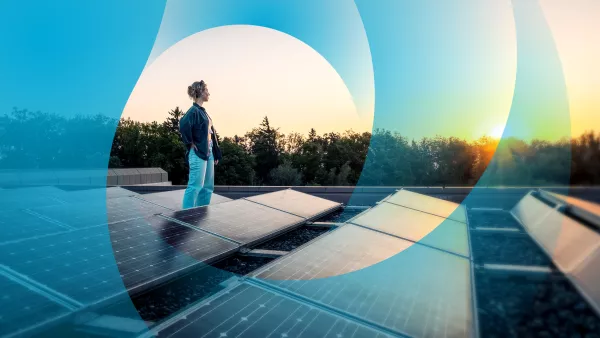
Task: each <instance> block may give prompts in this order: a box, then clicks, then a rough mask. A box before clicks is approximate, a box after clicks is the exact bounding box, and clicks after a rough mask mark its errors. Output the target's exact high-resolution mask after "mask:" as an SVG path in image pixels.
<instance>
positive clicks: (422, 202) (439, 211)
mask: <svg viewBox="0 0 600 338" xmlns="http://www.w3.org/2000/svg"><path fill="white" fill-rule="evenodd" d="M385 202H387V203H393V204H396V205H400V206H403V207H407V208H411V209H415V210H419V211H423V212H427V213H430V214H433V215H437V216H441V217H444V218H450V219H452V220H455V221H458V222H462V223H466V222H467V215H466V211H465V208H464V206H463V205H461V204H457V203H454V202H450V201H446V200H443V199H439V198H435V197H431V196H427V195H423V194H418V193H415V192H412V191H408V190H400V191H398V192H397V193H395V194H393V195H392V196H390V197H389V198H387V199H386V200H385Z"/></svg>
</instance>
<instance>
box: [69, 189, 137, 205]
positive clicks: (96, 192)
mask: <svg viewBox="0 0 600 338" xmlns="http://www.w3.org/2000/svg"><path fill="white" fill-rule="evenodd" d="M136 195H138V194H137V193H135V192H133V191H130V190H127V189H123V188H121V187H107V188H93V189H81V190H74V191H68V192H66V193H65V194H63V195H61V196H60V198H59V199H60V200H62V201H64V202H65V203H81V202H84V201H98V200H105V199H110V198H119V197H131V196H136Z"/></svg>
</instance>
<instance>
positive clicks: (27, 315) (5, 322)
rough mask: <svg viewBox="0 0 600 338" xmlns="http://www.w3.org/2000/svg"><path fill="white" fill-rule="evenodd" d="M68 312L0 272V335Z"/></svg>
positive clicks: (9, 333) (17, 332) (50, 319)
mask: <svg viewBox="0 0 600 338" xmlns="http://www.w3.org/2000/svg"><path fill="white" fill-rule="evenodd" d="M69 312H70V311H69V310H68V309H67V308H65V307H63V306H61V305H59V304H57V303H54V302H53V301H51V300H50V299H48V298H46V297H44V296H42V295H40V294H38V293H36V292H34V291H32V290H30V289H29V288H27V287H25V286H23V285H21V284H18V283H16V282H14V281H12V280H10V279H8V278H7V277H6V276H4V275H1V274H0V337H4V336H7V335H11V334H19V332H20V331H22V330H26V329H30V328H31V327H33V326H36V325H41V324H42V323H44V322H50V321H53V320H55V319H57V318H59V317H61V316H64V315H66V314H68V313H69ZM21 333H23V332H21Z"/></svg>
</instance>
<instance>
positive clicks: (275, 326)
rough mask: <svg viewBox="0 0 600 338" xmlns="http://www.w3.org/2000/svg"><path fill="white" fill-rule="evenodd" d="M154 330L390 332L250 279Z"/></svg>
mask: <svg viewBox="0 0 600 338" xmlns="http://www.w3.org/2000/svg"><path fill="white" fill-rule="evenodd" d="M157 331H158V332H156V331H155V332H154V333H155V334H156V333H158V336H159V337H218V338H222V337H247V338H254V337H265V338H267V337H268V338H287V337H289V338H291V337H298V338H302V337H306V338H312V337H336V338H337V337H354V338H362V337H364V338H371V337H374V338H384V337H391V336H390V335H388V334H386V333H385V332H382V331H377V330H375V329H373V328H369V327H367V326H365V325H361V324H359V323H357V322H354V321H352V320H348V319H347V318H344V317H341V316H338V315H336V314H334V313H332V312H328V311H323V310H321V309H319V308H316V307H313V306H310V305H307V304H305V303H302V302H298V301H295V300H293V299H290V298H289V297H284V296H282V295H279V294H277V293H274V292H271V291H268V290H265V289H262V288H260V287H257V286H253V285H248V284H241V285H239V286H236V287H234V288H232V289H228V290H227V291H226V292H223V293H221V294H220V295H219V296H218V297H215V298H213V299H211V300H210V301H208V302H204V303H201V304H200V305H199V306H197V307H196V308H195V309H194V311H187V312H186V314H185V317H180V318H179V320H178V321H175V322H173V323H172V324H171V325H168V326H165V327H161V328H160V329H159V330H157Z"/></svg>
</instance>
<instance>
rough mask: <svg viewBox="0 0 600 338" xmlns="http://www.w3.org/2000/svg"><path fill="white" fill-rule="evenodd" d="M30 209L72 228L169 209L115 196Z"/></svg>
mask: <svg viewBox="0 0 600 338" xmlns="http://www.w3.org/2000/svg"><path fill="white" fill-rule="evenodd" d="M31 211H33V212H34V213H36V214H39V215H41V216H44V217H47V218H50V219H52V220H55V221H57V222H60V223H62V224H64V225H67V226H70V227H72V228H85V227H90V226H96V225H101V224H107V223H113V222H120V221H125V220H128V219H134V218H137V217H143V216H149V215H154V214H159V213H161V212H165V211H169V209H167V208H164V207H161V206H158V205H155V204H151V203H147V202H144V201H141V200H140V199H137V198H134V197H117V198H110V199H106V200H103V199H97V200H96V201H95V202H94V203H89V202H87V203H86V202H81V203H78V204H68V205H61V206H52V207H42V208H31Z"/></svg>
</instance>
